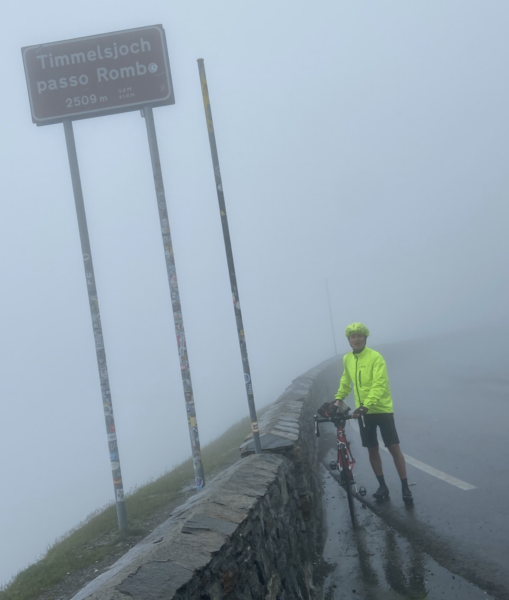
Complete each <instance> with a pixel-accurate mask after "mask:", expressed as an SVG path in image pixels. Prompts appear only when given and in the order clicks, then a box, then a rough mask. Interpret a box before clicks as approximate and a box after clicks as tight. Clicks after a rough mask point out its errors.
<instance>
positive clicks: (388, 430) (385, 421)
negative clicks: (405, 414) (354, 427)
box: [359, 413, 399, 448]
mask: <svg viewBox="0 0 509 600" xmlns="http://www.w3.org/2000/svg"><path fill="white" fill-rule="evenodd" d="M377 427H380V433H381V434H382V439H383V441H384V444H385V447H387V446H392V444H399V437H398V432H397V431H396V424H395V423H394V415H393V413H380V414H373V415H370V414H369V413H368V414H367V415H364V416H363V417H361V418H360V419H359V429H360V432H361V440H362V445H363V446H364V448H376V447H377V446H378V439H377V437H376V428H377Z"/></svg>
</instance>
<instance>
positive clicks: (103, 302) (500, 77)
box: [0, 0, 509, 582]
mask: <svg viewBox="0 0 509 600" xmlns="http://www.w3.org/2000/svg"><path fill="white" fill-rule="evenodd" d="M2 16H3V18H2V19H1V21H0V28H1V35H0V52H1V54H0V55H1V57H2V59H1V63H0V64H1V67H0V69H1V78H2V94H1V95H0V111H1V114H2V123H1V125H0V128H1V139H2V146H1V151H2V160H1V161H0V180H1V182H2V186H3V194H2V218H1V219H0V257H1V261H2V263H1V264H2V282H3V293H2V310H1V313H0V314H1V318H0V328H1V334H2V337H1V339H2V345H1V363H0V364H1V376H0V386H1V387H0V390H1V396H0V397H1V399H2V408H3V409H2V417H1V419H0V484H1V489H2V493H1V494H0V531H1V535H0V557H1V559H0V582H2V581H6V580H8V579H9V578H10V577H11V576H12V575H13V574H14V573H15V572H16V571H17V570H18V569H20V568H22V567H24V566H26V565H27V564H28V563H29V562H30V561H33V560H35V559H36V558H37V557H38V556H39V555H40V554H41V553H42V552H43V551H44V550H45V548H46V547H47V545H48V544H51V543H52V542H53V540H54V539H55V538H56V537H57V536H59V535H61V534H62V533H64V532H65V531H66V530H68V529H70V528H71V527H72V526H74V525H75V524H76V523H78V522H79V521H80V520H81V519H83V518H84V517H86V515H87V514H88V513H90V512H91V511H92V510H94V509H95V508H97V507H98V506H101V505H103V504H104V503H106V502H108V501H110V500H111V499H112V497H113V492H112V482H111V472H110V465H109V456H108V449H107V444H106V437H105V431H104V418H103V411H102V402H101V396H100V390H99V383H98V375H97V367H96V362H95V351H94V344H93V337H92V330H91V323H90V315H89V309H88V299H87V293H86V285H85V278H84V273H83V267H82V260H81V250H80V243H79V236H78V229H77V223H76V216H75V210H74V200H73V196H72V188H71V181H70V176H69V171H68V163H67V155H66V150H65V140H64V133H63V127H62V125H52V126H48V127H42V128H37V127H36V126H35V125H33V124H32V123H31V118H30V109H29V104H28V96H27V91H26V84H25V79H24V71H23V65H22V61H21V52H20V48H21V47H22V46H27V45H33V44H38V43H46V42H52V41H57V40H61V39H69V38H74V37H81V36H86V35H93V34H98V33H105V32H109V31H117V30H121V29H129V28H134V27H141V26H145V25H152V24H157V23H161V24H162V25H163V26H164V28H165V30H166V34H167V39H168V47H169V55H170V63H171V68H172V76H173V84H174V87H175V94H176V104H175V106H172V107H164V108H159V109H156V110H155V111H154V112H155V119H156V127H157V132H158V137H159V147H160V152H161V159H162V167H163V174H164V178H165V186H166V192H167V200H168V205H169V213H170V225H171V230H172V235H173V243H174V248H175V257H176V263H177V272H178V275H179V284H180V292H181V298H182V306H183V313H184V321H185V326H186V333H187V339H188V347H189V357H190V366H191V372H192V377H193V384H194V388H195V400H196V406H197V415H198V424H199V428H200V435H201V439H202V443H206V442H207V441H210V440H211V439H212V438H214V437H216V436H217V435H219V434H220V433H221V432H222V431H223V430H224V429H225V428H226V427H227V426H228V425H230V424H231V423H232V422H234V421H236V420H238V419H239V418H241V417H243V416H244V415H246V414H247V402H246V398H245V390H244V384H243V376H242V369H241V363H240V358H239V351H238V345H237V338H236V330H235V322H234V316H233V310H232V304H231V297H230V288H229V280H228V274H227V270H226V261H225V257H224V249H223V239H222V232H221V226H220V221H219V216H218V208H217V199H216V195H215V187H214V180H213V174H212V167H211V161H210V154H209V147H208V138H207V132H206V127H205V119H204V115H203V106H202V98H201V90H200V85H199V78H198V70H197V65H196V59H197V58H200V57H202V58H204V59H205V66H206V69H207V76H208V80H209V90H210V94H211V101H212V110H213V116H214V123H215V127H216V135H217V142H218V148H219V156H220V162H221V168H222V175H223V184H224V189H225V195H226V202H227V207H228V215H229V222H230V230H231V235H232V243H233V248H234V253H235V260H236V267H237V276H238V281H239V290H240V298H241V303H242V308H243V316H244V321H245V326H246V335H247V345H248V351H249V356H250V360H251V368H252V374H253V384H254V392H255V400H256V402H257V404H258V406H263V405H265V404H267V403H269V402H271V401H273V400H274V399H275V398H276V397H277V396H278V395H279V394H280V393H281V392H282V390H283V389H284V388H285V387H286V386H287V385H288V384H289V383H290V381H291V379H292V378H294V377H296V376H298V375H299V374H300V373H301V372H303V371H305V370H307V369H308V368H311V367H313V366H314V365H316V364H317V363H319V362H320V361H321V360H324V359H326V358H328V357H329V356H330V355H331V354H332V353H333V344H332V337H331V332H330V324H329V314H328V308H327V299H326V295H325V279H326V278H328V280H329V287H330V291H331V299H332V303H333V313H334V320H335V324H336V333H337V337H338V343H339V346H340V349H343V348H344V347H345V343H344V341H343V337H342V331H343V329H344V326H345V325H346V324H347V323H348V322H351V321H357V320H362V321H364V322H366V323H367V325H368V326H369V327H370V329H371V331H372V338H371V341H372V343H373V344H374V345H375V346H376V344H377V343H380V342H385V341H393V340H397V339H403V338H411V337H415V336H420V335H428V334H430V333H435V332H437V331H439V330H454V329H456V328H462V327H465V326H469V325H471V324H476V325H478V324H483V323H487V322H494V321H501V320H504V321H507V305H508V300H509V298H508V284H507V275H506V271H507V267H506V265H507V251H508V236H507V233H506V230H507V221H508V219H507V217H508V208H507V207H508V203H507V195H508V191H509V174H508V171H507V168H506V161H507V154H508V145H509V141H508V140H509V135H508V134H509V131H508V129H509V124H508V119H507V110H508V109H507V107H508V105H509V102H508V100H509V98H508V92H509V86H508V83H507V79H508V78H507V74H506V71H507V55H508V49H509V48H508V45H509V38H508V36H507V27H508V17H509V5H508V4H507V2H505V1H503V0H485V1H483V2H478V1H475V2H474V1H471V0H427V1H426V2H422V1H421V2H418V1H415V0H414V1H410V2H409V1H408V0H386V1H385V2H378V1H374V0H372V1H367V0H365V1H362V0H357V1H356V2H345V1H344V0H335V1H332V0H318V1H316V2H312V3H311V2H303V1H300V0H291V1H290V0H278V1H276V2H268V1H266V0H257V1H256V2H254V1H241V2H239V1H238V0H237V1H233V0H217V1H216V2H205V1H194V0H187V1H185V2H184V1H179V2H163V1H159V0H157V1H156V0H153V1H145V2H143V3H141V2H140V3H134V2H125V0H123V1H121V2H120V1H111V0H101V1H100V2H99V1H98V0H89V1H88V2H87V3H82V4H76V3H69V2H63V1H60V0H48V1H46V2H35V1H34V0H28V1H27V2H24V3H19V2H17V3H14V2H11V3H9V4H6V5H5V6H4V7H3V10H2ZM74 130H75V135H76V142H77V148H78V157H79V161H80V168H81V176H82V182H83V190H84V196H85V204H86V209H87V216H88V221H89V231H90V238H91V243H92V251H93V257H94V266H95V271H96V278H97V285H98V291H99V301H100V307H101V313H102V321H103V327H104V333H105V344H106V353H107V358H108V366H109V371H110V378H111V386H112V398H113V406H114V410H115V418H116V422H117V432H118V438H119V449H120V459H121V464H122V472H123V478H124V482H125V485H126V489H129V488H131V487H133V486H135V485H137V484H140V483H143V482H145V481H147V480H148V479H149V478H150V477H155V476H157V475H159V474H161V473H162V472H163V471H164V470H165V469H168V468H170V467H171V466H172V465H174V464H176V463H177V462H179V461H180V460H182V459H183V458H185V457H187V456H188V455H189V452H190V451H189V441H188V431H187V421H186V416H185V407H184V401H183V393H182V389H181V380H180V373H179V365H178V356H177V351H176V342H175V338H174V332H173V320H172V313H171V305H170V299H169V290H168V282H167V279H166V271H165V265H164V256H163V251H162V243H161V237H160V232H159V223H158V217H157V207H156V201H155V194H154V189H153V181H152V174H151V165H150V159H149V154H148V147H147V140H146V131H145V124H144V121H143V120H142V119H141V118H140V115H139V113H138V112H132V113H126V114H122V115H116V116H110V117H101V118H97V119H90V120H85V121H80V122H77V123H75V126H74Z"/></svg>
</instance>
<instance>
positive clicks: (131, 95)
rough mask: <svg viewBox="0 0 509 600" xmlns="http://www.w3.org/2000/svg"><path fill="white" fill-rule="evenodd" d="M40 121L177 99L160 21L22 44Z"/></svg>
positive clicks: (33, 106)
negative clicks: (56, 39)
mask: <svg viewBox="0 0 509 600" xmlns="http://www.w3.org/2000/svg"><path fill="white" fill-rule="evenodd" d="M21 52H22V55H23V63H24V66H25V74H26V79H27V85H28V95H29V98H30V108H31V111H32V121H33V122H34V123H35V124H36V125H50V124H52V123H60V122H62V121H63V120H64V119H72V120H76V119H89V118H91V117H99V116H102V115H109V114H113V113H119V112H126V111H131V110H140V109H141V108H143V107H144V106H147V105H151V106H165V105H168V104H175V98H174V94H173V86H172V82H171V73H170V63H169V60H168V50H167V47H166V36H165V33H164V29H163V27H162V25H152V26H150V27H139V28H137V29H127V30H124V31H116V32H114V33H105V34H103V35H93V36H89V37H83V38H76V39H73V40H64V41H62V42H53V43H51V44H40V45H38V46H27V47H25V48H22V49H21Z"/></svg>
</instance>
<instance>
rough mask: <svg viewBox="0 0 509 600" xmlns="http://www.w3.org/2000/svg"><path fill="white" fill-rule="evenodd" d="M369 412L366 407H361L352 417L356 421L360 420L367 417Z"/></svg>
mask: <svg viewBox="0 0 509 600" xmlns="http://www.w3.org/2000/svg"><path fill="white" fill-rule="evenodd" d="M367 412H368V409H367V408H366V407H365V406H359V408H356V409H355V410H354V411H353V413H352V417H353V418H354V419H358V418H359V417H360V416H362V415H365V414H366V413H367Z"/></svg>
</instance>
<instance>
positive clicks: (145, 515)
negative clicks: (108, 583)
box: [0, 411, 263, 600]
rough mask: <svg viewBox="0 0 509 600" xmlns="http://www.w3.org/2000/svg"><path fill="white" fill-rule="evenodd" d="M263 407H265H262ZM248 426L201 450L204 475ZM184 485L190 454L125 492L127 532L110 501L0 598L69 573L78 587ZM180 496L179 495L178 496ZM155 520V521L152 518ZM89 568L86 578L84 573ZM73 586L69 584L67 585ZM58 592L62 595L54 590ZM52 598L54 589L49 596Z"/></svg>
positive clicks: (142, 531) (28, 594)
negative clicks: (75, 577) (166, 470)
mask: <svg viewBox="0 0 509 600" xmlns="http://www.w3.org/2000/svg"><path fill="white" fill-rule="evenodd" d="M260 412H263V411H260ZM249 431H250V420H249V418H245V419H242V420H241V421H239V422H238V423H236V424H235V425H233V426H232V427H230V428H229V429H228V430H227V431H226V432H225V433H224V434H223V435H222V436H221V437H219V438H218V439H216V440H214V441H213V442H211V443H210V444H208V445H207V446H205V447H204V448H203V449H202V458H203V468H204V471H205V476H206V477H207V476H209V477H210V476H211V475H213V474H214V473H216V472H217V471H219V470H221V468H223V467H226V466H227V465H228V464H230V463H231V462H234V461H235V460H236V459H237V458H239V457H240V455H239V451H238V448H239V446H240V444H241V443H242V442H243V441H244V438H245V437H246V435H247V434H248V433H249ZM184 486H189V488H190V490H192V489H194V471H193V463H192V460H191V459H188V460H186V461H185V462H183V463H182V464H180V465H178V466H177V467H176V468H174V469H173V470H172V471H170V472H169V473H166V474H165V475H163V476H162V477H160V478H159V479H156V480H155V481H152V482H150V483H148V484H146V485H144V486H141V487H139V488H136V489H135V490H134V491H133V492H132V493H130V494H129V495H128V496H127V497H126V510H127V516H128V520H129V531H128V532H127V533H125V534H122V535H121V534H120V533H119V531H118V525H117V511H116V506H115V505H114V504H112V505H110V506H107V507H106V508H103V509H100V510H98V511H97V512H96V513H93V514H92V515H91V516H90V517H88V518H87V519H86V521H85V522H83V523H82V524H80V525H78V526H77V527H76V528H75V529H73V530H71V531H70V532H69V533H67V534H65V535H64V536H63V537H62V538H61V539H59V540H57V541H56V542H55V543H54V544H53V546H52V547H51V548H50V549H49V550H48V552H47V553H46V554H45V556H44V557H43V558H41V559H40V560H39V561H38V562H36V563H34V564H32V565H30V566H29V567H27V568H26V569H24V570H23V571H20V572H19V573H18V574H17V575H16V576H15V577H14V578H13V579H12V581H11V582H10V583H9V584H8V585H7V586H5V588H3V589H2V590H0V600H34V599H35V598H39V597H40V596H41V595H43V597H44V596H45V594H44V592H45V591H49V590H50V589H51V588H52V587H55V586H59V585H60V584H62V582H64V581H65V580H66V578H69V575H70V574H73V573H76V572H78V571H79V572H80V573H82V575H81V577H80V578H77V579H75V580H74V586H76V585H77V584H78V588H77V589H79V588H80V587H81V586H82V585H84V584H85V583H86V582H87V581H88V580H89V579H92V578H93V577H94V576H97V575H98V574H99V573H97V572H96V573H94V566H96V565H97V563H101V566H106V564H107V562H106V561H108V559H109V561H108V562H109V564H111V563H112V562H114V561H115V560H116V559H117V557H118V556H120V555H122V554H124V553H125V552H126V551H127V550H128V548H130V547H131V546H132V545H134V544H135V543H136V542H137V541H139V539H141V538H142V537H144V536H145V535H146V534H147V533H148V531H149V530H150V529H151V528H153V527H154V526H155V525H156V524H158V523H157V520H158V513H159V516H160V519H159V520H160V521H163V520H164V519H165V518H166V517H167V516H168V515H167V514H166V515H162V513H163V512H164V510H163V509H164V508H165V507H168V505H170V504H171V503H172V502H175V501H178V499H179V497H180V498H182V496H183V491H182V488H184ZM182 499H183V498H182ZM154 520H155V521H156V522H154ZM87 568H88V569H91V575H89V576H88V577H87V574H86V573H83V571H84V570H86V569H87ZM71 587H72V586H71ZM58 595H62V594H60V593H59V594H58ZM50 597H51V598H54V597H55V595H54V594H52V595H51V596H48V598H50Z"/></svg>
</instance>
